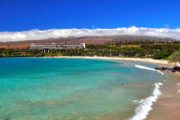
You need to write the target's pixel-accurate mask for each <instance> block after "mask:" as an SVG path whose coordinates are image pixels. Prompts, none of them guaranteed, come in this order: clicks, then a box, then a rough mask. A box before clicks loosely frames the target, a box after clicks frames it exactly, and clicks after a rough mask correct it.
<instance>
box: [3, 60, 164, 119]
mask: <svg viewBox="0 0 180 120" xmlns="http://www.w3.org/2000/svg"><path fill="white" fill-rule="evenodd" d="M135 64H140V63H135V62H112V61H101V60H83V59H48V58H3V59H0V120H110V119H113V120H126V119H128V118H130V117H132V116H133V114H134V109H135V107H137V105H138V104H137V103H136V102H134V101H135V100H139V99H143V98H146V97H148V96H149V95H150V94H151V93H152V90H153V89H154V86H153V84H154V83H155V82H158V81H160V80H162V76H161V75H160V74H158V73H157V72H155V71H148V70H142V69H138V68H135V67H134V65H135ZM141 65H142V63H141ZM143 65H145V66H150V67H152V66H153V65H150V64H143Z"/></svg>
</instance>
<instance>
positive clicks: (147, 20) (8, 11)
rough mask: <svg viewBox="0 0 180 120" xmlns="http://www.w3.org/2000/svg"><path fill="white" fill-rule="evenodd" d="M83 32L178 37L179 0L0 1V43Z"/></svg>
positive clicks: (79, 34) (66, 35)
mask: <svg viewBox="0 0 180 120" xmlns="http://www.w3.org/2000/svg"><path fill="white" fill-rule="evenodd" d="M83 35H86V36H90V35H97V36H102V35H147V36H160V37H170V38H175V39H180V0H0V42H4V41H19V40H29V39H37V40H38V39H47V38H57V37H69V36H83Z"/></svg>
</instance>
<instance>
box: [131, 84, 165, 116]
mask: <svg viewBox="0 0 180 120" xmlns="http://www.w3.org/2000/svg"><path fill="white" fill-rule="evenodd" d="M154 85H155V88H154V90H153V93H152V96H149V97H147V98H146V99H142V100H140V101H139V106H138V107H137V108H136V111H135V112H136V114H135V116H133V117H132V118H130V119H129V120H144V119H146V117H147V115H148V114H149V112H150V111H151V110H152V106H153V104H154V103H155V102H156V101H157V99H158V97H159V96H160V95H161V91H160V90H159V89H160V86H161V85H162V83H155V84H154Z"/></svg>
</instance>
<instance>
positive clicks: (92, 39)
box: [0, 35, 178, 49]
mask: <svg viewBox="0 0 180 120" xmlns="http://www.w3.org/2000/svg"><path fill="white" fill-rule="evenodd" d="M133 41H141V42H145V41H154V42H173V41H178V40H175V39H172V38H162V37H151V36H135V35H118V36H117V35H114V36H88V37H68V38H56V39H54V38H50V39H42V40H26V41H15V42H0V48H9V49H15V48H18V49H23V48H28V46H29V45H30V44H31V43H41V44H45V43H58V44H78V43H86V44H95V45H96V44H97V45H103V44H110V43H115V42H133Z"/></svg>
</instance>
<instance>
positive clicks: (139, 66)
mask: <svg viewBox="0 0 180 120" xmlns="http://www.w3.org/2000/svg"><path fill="white" fill-rule="evenodd" d="M135 67H136V68H139V69H145V70H151V71H157V72H158V73H160V74H161V75H164V73H163V72H161V71H159V70H156V69H154V68H150V67H146V66H142V65H135Z"/></svg>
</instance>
